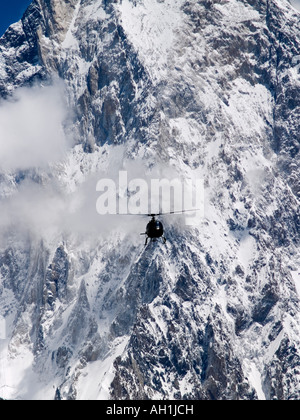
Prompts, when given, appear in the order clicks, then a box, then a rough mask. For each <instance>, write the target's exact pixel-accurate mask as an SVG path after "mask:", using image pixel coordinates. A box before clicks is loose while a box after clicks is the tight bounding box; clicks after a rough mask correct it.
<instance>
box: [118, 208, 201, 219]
mask: <svg viewBox="0 0 300 420" xmlns="http://www.w3.org/2000/svg"><path fill="white" fill-rule="evenodd" d="M196 211H201V209H190V210H178V211H170V212H167V213H147V214H146V213H141V214H129V213H127V214H120V213H117V216H143V217H156V216H168V215H171V214H183V213H194V212H196Z"/></svg>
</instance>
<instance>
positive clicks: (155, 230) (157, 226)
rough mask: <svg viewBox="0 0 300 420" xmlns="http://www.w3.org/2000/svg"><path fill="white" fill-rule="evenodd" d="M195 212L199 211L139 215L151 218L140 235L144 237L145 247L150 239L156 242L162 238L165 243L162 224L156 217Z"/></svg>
mask: <svg viewBox="0 0 300 420" xmlns="http://www.w3.org/2000/svg"><path fill="white" fill-rule="evenodd" d="M195 211H199V209H193V210H181V211H171V212H169V213H156V214H143V215H141V216H148V217H151V220H150V222H149V223H148V224H147V226H146V232H145V233H141V235H146V241H145V246H147V244H148V241H149V239H150V241H151V242H156V241H157V239H159V238H162V241H163V243H164V244H165V243H166V242H167V239H166V237H165V236H164V227H163V224H162V222H160V221H159V220H157V219H156V217H159V216H165V215H171V214H183V213H187V212H195Z"/></svg>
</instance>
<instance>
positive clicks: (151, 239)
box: [145, 236, 167, 247]
mask: <svg viewBox="0 0 300 420" xmlns="http://www.w3.org/2000/svg"><path fill="white" fill-rule="evenodd" d="M149 239H150V242H157V241H158V239H159V238H149V236H147V238H146V241H145V247H146V246H147V245H148V241H149ZM161 239H162V242H163V244H165V243H166V242H167V238H165V237H164V236H162V238H161Z"/></svg>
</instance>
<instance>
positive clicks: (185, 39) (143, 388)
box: [0, 0, 300, 399]
mask: <svg viewBox="0 0 300 420" xmlns="http://www.w3.org/2000/svg"><path fill="white" fill-rule="evenodd" d="M299 26H300V25H299V13H297V11H296V10H294V9H293V8H292V7H291V6H290V4H289V2H287V1H285V0H280V1H279V0H274V1H271V0H262V1H256V0H248V1H247V0H228V1H227V0H220V1H212V0H205V1H199V0H198V1H196V0H194V1H185V0H176V1H174V0H173V1H169V0H165V1H161V0H160V1H158V0H157V1H151V2H150V1H148V0H140V1H130V0H122V1H114V2H108V1H104V0H103V1H95V0H87V1H84V2H81V1H66V0H51V1H45V0H36V1H33V3H32V4H31V6H30V7H29V8H28V10H27V12H26V13H25V15H24V17H23V19H22V21H21V22H19V23H16V24H15V25H12V26H11V27H10V28H9V30H8V31H7V32H6V34H5V35H4V36H3V37H2V38H1V40H0V75H1V78H0V94H1V96H2V98H4V99H6V100H8V99H9V97H10V95H12V94H13V92H14V91H15V89H17V88H18V87H24V86H32V85H35V84H36V83H38V84H41V85H50V86H51V84H52V83H53V81H55V80H56V79H57V78H60V79H62V80H63V82H64V95H65V98H66V102H67V105H68V108H69V109H70V110H71V111H72V112H70V117H69V119H68V120H67V121H65V122H64V128H65V132H66V135H67V136H68V137H71V138H72V142H73V144H74V146H73V147H72V149H71V150H70V151H69V152H68V155H67V156H66V157H65V159H64V161H63V162H60V163H57V164H56V163H52V164H51V166H50V168H49V169H47V168H46V169H45V168H44V169H39V168H34V169H33V168H28V170H26V171H23V173H20V172H15V173H13V172H12V173H2V174H1V191H5V194H4V193H1V197H2V200H4V201H5V200H6V197H7V196H8V195H11V196H12V197H15V196H18V194H19V193H20V190H21V189H22V186H23V185H24V183H25V182H31V183H35V184H38V185H42V186H43V187H44V188H46V190H47V188H48V186H49V185H52V183H53V179H54V180H55V182H56V183H57V184H58V185H59V191H60V195H66V196H69V195H71V196H72V194H75V197H76V193H77V192H78V191H81V190H80V189H81V188H82V189H83V190H86V189H88V191H87V194H88V193H89V192H90V189H91V190H92V189H94V191H93V193H91V197H90V198H89V208H88V211H87V212H82V213H80V214H79V216H81V218H78V217H77V218H75V220H74V222H73V224H71V225H69V224H68V223H66V224H65V225H64V226H63V227H62V225H63V223H64V220H63V223H61V222H60V223H59V225H58V231H59V232H57V231H56V230H55V232H53V229H50V233H49V231H48V230H47V229H46V228H45V230H42V231H41V232H38V234H37V233H36V232H32V231H31V229H30V226H29V227H28V231H27V230H26V227H25V228H24V227H23V228H22V230H21V231H20V227H19V226H16V227H14V229H10V233H9V235H7V234H6V235H4V234H2V240H1V253H0V301H1V305H0V308H1V309H0V315H1V319H0V321H2V324H3V325H5V328H2V337H0V338H1V340H0V369H1V376H0V387H1V388H0V389H1V392H2V394H0V396H3V397H4V398H31V399H36V398H48V399H51V398H52V399H53V398H56V399H60V398H63V399H86V398H87V399H91V398H116V399H126V398H128V399H149V398H150V399H155V398H158V399H161V398H169V399H298V398H299V395H300V394H299V393H300V381H299V348H300V339H299V337H300V334H299V333H300V331H299V316H300V312H299V284H300V277H299V225H300V214H299V167H300V165H299V153H298V152H299V135H298V133H299V109H300V108H299V95H298V94H297V93H298V89H299V65H300V61H299V57H300V53H299V51H300V48H299V31H300V27H299ZM3 104H4V105H3V106H5V102H3ZM111 168H114V169H113V170H112V169H111ZM153 168H154V173H159V174H160V175H161V176H171V175H170V174H172V175H173V174H175V173H176V174H177V175H178V176H180V177H181V178H183V179H184V178H193V176H194V173H195V171H196V173H197V176H198V177H201V178H203V179H204V181H205V215H204V218H203V219H201V220H199V221H198V224H196V226H194V227H192V228H186V227H184V225H183V221H182V220H181V219H180V218H179V219H178V218H175V219H174V220H169V219H167V220H164V223H165V225H166V228H167V237H168V242H167V244H166V246H163V245H160V244H158V243H156V244H150V245H149V247H148V248H147V249H143V243H142V242H140V237H139V236H138V235H139V232H140V231H142V230H143V229H144V224H145V223H146V222H144V220H139V219H138V218H136V217H133V218H132V221H130V222H128V219H127V220H126V221H125V220H124V219H119V218H118V219H116V220H117V221H114V222H109V223H108V225H107V226H105V224H106V223H107V221H106V219H105V221H104V222H103V221H102V219H101V218H99V217H100V216H99V217H96V216H95V215H94V216H91V215H92V212H95V202H96V195H95V187H96V183H95V182H94V179H95V178H97V176H98V175H99V174H111V176H112V177H115V176H116V175H115V174H116V172H117V171H119V170H121V169H128V170H129V171H131V172H132V173H133V174H136V173H138V174H139V176H141V174H142V173H144V174H145V176H146V178H147V179H148V178H149V177H151V169H152V170H153ZM155 169H156V170H157V172H155ZM152 173H153V172H152ZM99 176H100V175H99ZM93 182H94V183H93ZM90 184H93V186H92V187H90ZM55 185H56V184H55ZM56 188H58V187H57V185H56ZM89 188H90V189H89ZM87 194H86V195H83V198H87ZM93 194H94V195H93ZM94 197H95V200H94V201H93V199H94ZM91 202H92V204H90V203H91ZM59 203H60V201H59ZM33 204H35V203H33ZM54 208H55V206H54ZM83 209H84V210H87V207H84V208H83ZM59 214H60V213H59ZM89 217H90V222H89V221H88V220H87V219H89ZM67 218H72V211H71V212H70V213H68V214H67ZM131 223H132V225H131ZM78 224H79V225H83V227H82V229H80V228H78V226H77V225H78ZM96 224H97V226H94V225H96ZM75 225H76V226H75ZM72 227H73V228H74V229H73V230H74V231H73V232H72ZM51 228H53V227H52V226H51ZM70 228H71V229H70ZM93 229H95V232H96V235H95V233H94V232H93ZM140 229H142V230H140ZM110 230H111V232H110ZM0 325H1V323H0ZM35 383H37V384H38V385H36V386H34V385H33V384H35Z"/></svg>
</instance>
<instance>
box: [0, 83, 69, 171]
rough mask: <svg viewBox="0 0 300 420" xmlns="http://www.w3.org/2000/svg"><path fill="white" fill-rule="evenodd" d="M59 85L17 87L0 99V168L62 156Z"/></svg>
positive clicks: (64, 145)
mask: <svg viewBox="0 0 300 420" xmlns="http://www.w3.org/2000/svg"><path fill="white" fill-rule="evenodd" d="M66 117H67V111H66V106H65V104H64V101H63V95H62V86H61V85H60V84H56V85H55V86H48V87H43V88H41V87H33V88H22V89H19V90H18V91H17V92H16V93H15V95H14V96H13V98H12V99H10V100H6V101H2V102H0V171H3V170H4V171H15V170H24V169H29V168H32V167H35V168H36V167H45V166H47V164H48V163H50V162H53V161H57V160H59V159H61V158H62V157H63V156H64V153H65V151H66V150H67V147H68V142H67V139H66V136H65V134H64V131H63V122H64V120H65V119H66Z"/></svg>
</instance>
